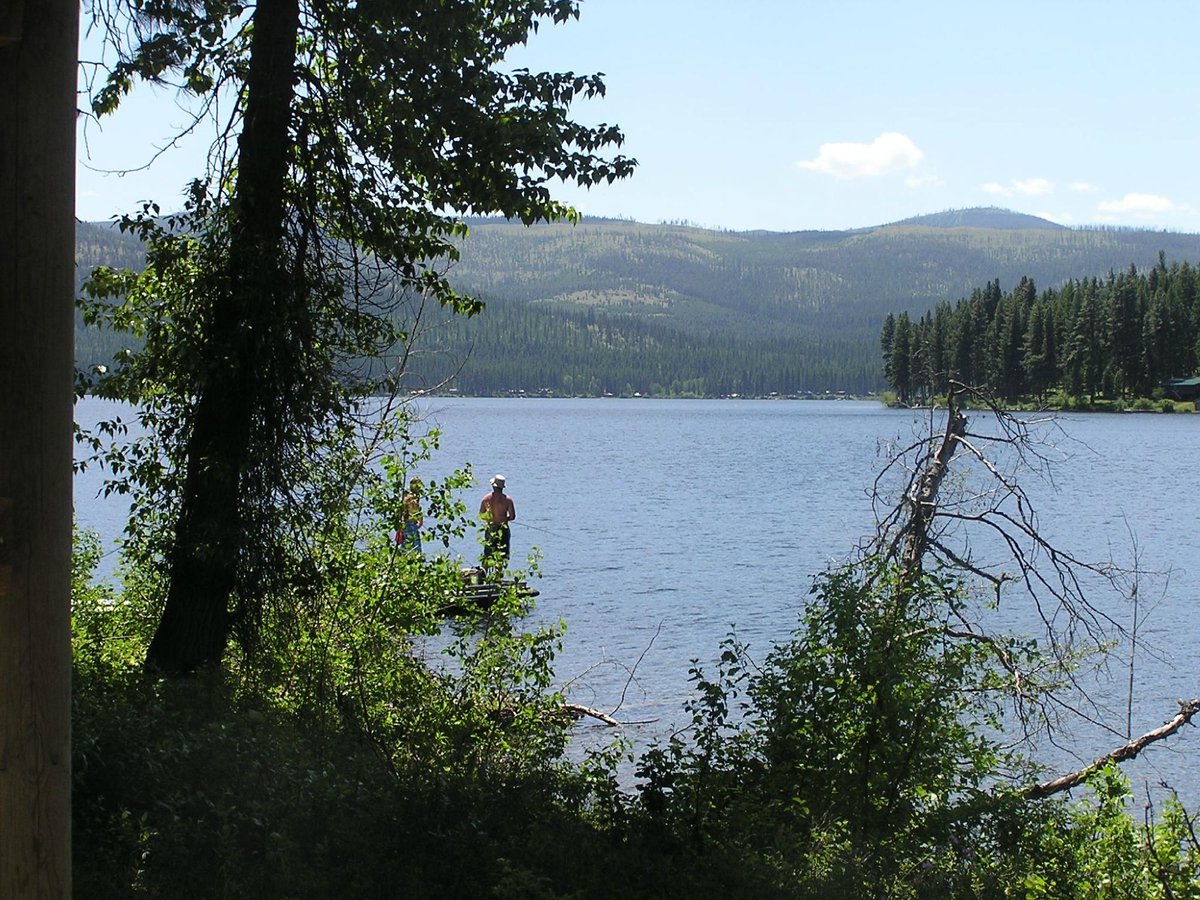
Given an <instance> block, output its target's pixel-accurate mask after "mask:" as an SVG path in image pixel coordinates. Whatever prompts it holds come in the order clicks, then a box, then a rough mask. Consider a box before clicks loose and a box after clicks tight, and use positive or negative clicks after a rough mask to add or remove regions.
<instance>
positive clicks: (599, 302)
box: [76, 209, 1200, 397]
mask: <svg viewBox="0 0 1200 900" xmlns="http://www.w3.org/2000/svg"><path fill="white" fill-rule="evenodd" d="M466 225H467V229H468V233H467V234H466V235H465V236H463V237H460V238H456V239H455V250H454V255H455V256H456V257H457V259H454V260H453V261H451V258H450V257H447V258H445V259H443V260H442V261H441V262H440V263H439V265H440V266H441V267H442V268H443V269H444V270H445V272H446V277H447V279H448V281H449V282H450V283H451V284H452V285H453V286H454V288H455V289H456V290H457V291H459V292H461V293H463V294H467V295H470V296H474V297H478V298H479V299H481V300H482V301H483V302H484V304H485V305H486V308H487V315H486V316H482V317H478V318H474V317H472V318H463V317H457V316H451V315H447V314H445V313H444V312H441V311H439V310H435V309H432V308H427V309H426V310H425V314H424V316H423V317H422V319H421V324H420V334H421V337H420V341H419V343H420V347H421V352H420V353H419V354H417V355H416V356H414V357H412V358H410V359H408V360H407V365H406V372H405V378H406V380H407V381H406V385H405V387H406V388H407V389H409V390H421V391H425V390H436V389H443V390H445V389H450V388H453V389H456V390H457V391H459V392H461V393H463V394H469V395H478V396H489V395H504V394H511V393H518V392H524V393H526V394H536V393H539V392H540V393H543V394H546V393H548V394H552V395H559V396H599V395H602V394H616V395H626V396H628V395H631V394H634V393H640V394H642V395H649V396H696V397H719V396H729V395H734V394H737V395H741V396H754V397H765V396H770V395H773V394H774V395H781V396H789V395H803V394H809V393H812V394H825V393H826V392H830V393H836V392H839V391H841V392H846V393H851V394H857V395H865V394H869V393H874V392H877V391H880V390H882V389H884V388H885V387H886V386H888V379H887V378H886V373H885V371H884V366H883V365H881V360H880V356H879V342H878V341H879V327H880V322H881V321H883V320H884V318H885V317H886V316H887V315H889V314H892V315H893V316H895V315H899V314H900V313H901V311H907V312H908V314H909V316H910V318H911V319H912V321H913V323H914V324H915V323H917V322H919V321H920V319H921V317H922V316H924V315H925V314H926V313H927V312H932V311H933V310H935V309H938V308H939V307H940V306H942V305H944V304H946V303H948V302H952V301H953V299H954V298H960V297H968V296H969V295H971V294H972V292H973V291H975V290H976V289H977V288H979V286H980V285H994V284H995V283H999V284H1001V285H1004V286H1006V289H1007V288H1008V287H1011V286H1015V285H1017V284H1019V283H1021V280H1022V279H1030V280H1033V281H1034V282H1036V283H1037V284H1039V285H1041V286H1043V287H1045V288H1051V287H1058V286H1061V285H1065V284H1067V283H1068V282H1070V281H1071V280H1073V279H1079V278H1084V277H1088V278H1090V277H1096V278H1099V279H1103V278H1106V277H1107V276H1108V274H1109V273H1110V272H1114V271H1115V272H1123V271H1126V270H1127V269H1128V268H1129V267H1130V266H1131V265H1134V266H1136V267H1137V268H1138V269H1139V270H1150V269H1152V268H1155V267H1157V266H1160V263H1159V259H1160V258H1161V257H1162V256H1164V255H1165V258H1166V260H1167V261H1168V264H1169V265H1172V266H1173V265H1175V264H1176V263H1179V264H1180V265H1182V264H1184V263H1185V262H1186V261H1188V260H1196V259H1200V236H1197V235H1188V234H1177V233H1169V232H1150V231H1137V230H1128V229H1096V228H1084V229H1068V228H1063V227H1060V226H1056V225H1053V224H1052V223H1050V222H1047V221H1046V220H1044V219H1037V218H1035V217H1033V216H1024V215H1019V214H1016V213H1012V212H1009V211H1006V210H998V209H974V210H959V211H957V212H953V213H943V214H937V215H932V216H922V217H919V218H916V219H912V220H906V221H904V222H898V223H895V224H891V225H885V226H879V227H875V228H866V229H860V230H855V231H845V232H796V233H789V234H780V233H770V232H742V233H738V232H728V231H716V230H711V229H702V228H697V227H694V226H690V225H686V224H660V225H647V224H641V223H636V222H626V221H619V220H594V219H584V220H583V221H581V222H579V223H577V224H571V223H567V222H555V223H543V224H536V225H534V226H531V227H526V226H524V225H522V224H521V223H519V222H511V221H507V220H498V219H480V218H476V219H468V220H466ZM78 235H79V237H78V240H79V249H78V261H79V276H78V277H79V282H80V284H82V282H83V279H84V278H85V277H86V275H87V273H88V271H90V267H91V266H94V265H97V264H101V263H103V264H108V265H114V266H117V267H123V266H126V265H135V266H136V265H140V253H139V246H138V243H137V241H136V239H135V238H134V237H133V236H132V235H130V234H128V233H125V234H122V233H120V232H118V231H117V230H116V229H115V228H113V227H111V226H106V225H104V224H99V223H80V224H79V226H78ZM415 300H416V301H417V302H419V298H415ZM413 302H414V298H410V300H409V305H410V306H411V305H412V303H413ZM943 315H944V313H943ZM115 341H119V339H118V338H116V337H114V336H113V335H111V334H103V333H101V332H100V331H98V330H97V329H95V328H91V327H87V326H86V325H85V324H84V322H83V321H82V318H81V319H80V321H79V328H78V329H77V341H76V348H77V353H76V355H77V360H78V362H79V364H80V365H81V367H83V368H85V369H86V368H89V367H91V366H94V365H107V364H108V361H109V359H110V358H111V356H112V353H113V352H114V351H115V350H117V349H119V345H118V344H117V343H114V342H115ZM364 365H367V367H368V368H370V367H371V366H370V364H366V363H364ZM373 371H375V373H376V374H378V370H377V369H375V370H373Z"/></svg>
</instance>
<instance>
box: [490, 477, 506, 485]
mask: <svg viewBox="0 0 1200 900" xmlns="http://www.w3.org/2000/svg"><path fill="white" fill-rule="evenodd" d="M503 484H504V476H503V475H493V476H492V487H495V486H496V485H503Z"/></svg>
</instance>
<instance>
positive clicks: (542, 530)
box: [508, 519, 583, 544]
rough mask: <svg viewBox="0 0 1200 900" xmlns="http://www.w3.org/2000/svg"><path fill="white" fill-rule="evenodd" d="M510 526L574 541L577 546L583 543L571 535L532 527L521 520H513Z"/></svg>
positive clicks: (535, 526) (536, 526)
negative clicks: (530, 529)
mask: <svg viewBox="0 0 1200 900" xmlns="http://www.w3.org/2000/svg"><path fill="white" fill-rule="evenodd" d="M508 524H510V525H520V526H522V527H523V528H532V529H533V530H534V531H540V532H542V534H548V535H550V536H552V537H556V538H561V539H562V540H564V541H574V542H575V543H577V544H581V543H583V542H582V541H581V540H579V538H577V537H571V535H569V534H562V533H561V532H558V531H551V530H550V529H549V528H542V527H540V526H538V525H530V524H529V523H528V522H525V521H523V520H521V519H513V521H511V522H509V523H508Z"/></svg>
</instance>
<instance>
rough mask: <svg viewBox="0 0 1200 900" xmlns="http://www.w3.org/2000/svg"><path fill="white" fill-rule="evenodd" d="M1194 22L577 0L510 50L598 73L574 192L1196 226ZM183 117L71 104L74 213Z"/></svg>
mask: <svg viewBox="0 0 1200 900" xmlns="http://www.w3.org/2000/svg"><path fill="white" fill-rule="evenodd" d="M1198 35H1200V4H1198V3H1194V2H1191V0H1178V2H1160V0H1144V2H1142V3H1138V4H1134V3H1132V2H1123V3H1118V2H1111V0H1091V2H1072V0H1041V2H1036V3H1035V2H1024V0H1010V2H1005V3H1000V4H977V3H969V2H962V0H958V2H955V3H949V2H916V3H910V4H900V3H895V2H894V0H893V2H875V0H835V2H831V0H821V2H815V0H814V2H805V0H737V2H735V0H585V2H584V3H583V4H582V15H581V17H580V19H579V21H577V22H571V23H568V24H566V25H562V26H553V27H550V26H547V27H544V28H542V29H541V30H540V31H539V33H538V34H536V35H534V36H533V37H532V38H531V39H530V42H529V45H528V46H527V47H525V48H522V49H520V51H519V52H517V53H514V54H513V55H512V63H513V65H523V66H527V67H529V68H531V69H550V70H562V71H575V72H589V73H590V72H604V73H605V75H606V79H605V80H606V83H607V85H608V94H607V96H606V97H605V98H603V99H599V100H592V101H581V102H579V103H577V104H576V105H575V106H574V107H573V114H574V116H575V117H576V118H577V119H580V120H582V121H585V122H589V123H597V122H610V123H617V124H619V125H620V126H621V127H622V129H623V130H624V132H625V135H626V139H627V140H626V144H625V147H624V148H623V149H622V152H624V153H627V154H628V155H631V156H634V157H636V158H637V159H638V161H639V163H640V165H639V168H638V171H637V172H636V173H635V174H634V176H633V177H632V178H631V179H629V180H628V181H626V182H622V183H618V184H615V185H611V186H608V185H606V186H603V187H598V188H593V189H592V190H590V191H582V190H578V189H574V188H569V187H563V188H562V189H561V190H559V191H558V194H559V196H560V198H561V199H564V200H566V201H568V202H571V203H573V204H574V205H575V206H576V207H577V208H578V209H580V211H582V212H584V213H585V214H591V215H601V216H618V217H624V218H630V219H636V220H638V221H642V222H660V221H680V220H686V221H689V222H693V223H695V224H698V225H703V226H706V227H714V228H727V229H732V230H737V231H742V230H751V229H766V230H771V231H796V230H802V229H845V228H858V227H866V226H871V225H878V224H882V223H886V222H891V221H896V220H897V219H902V218H907V217H909V216H913V215H920V214H923V213H931V212H939V211H942V210H947V209H960V208H964V207H971V206H1002V207H1006V208H1009V209H1014V210H1017V211H1020V212H1025V213H1031V214H1034V215H1039V216H1044V217H1046V218H1048V219H1051V220H1053V221H1055V222H1059V223H1062V224H1066V225H1094V224H1106V225H1120V226H1130V227H1139V228H1154V229H1169V230H1174V231H1190V232H1198V231H1200V165H1198V164H1200V115H1198V113H1200V54H1197V52H1196V45H1197V40H1198V38H1197V36H1198ZM89 53H90V51H89V49H88V48H87V47H85V49H84V50H83V51H82V53H81V55H82V56H84V57H85V58H87V57H88V56H89ZM82 105H83V104H82V102H81V106H82ZM184 120H185V117H184V115H183V113H181V112H180V111H179V109H178V108H177V107H176V106H175V99H174V97H173V95H172V94H170V93H169V92H166V91H161V90H155V89H150V88H146V87H139V88H138V89H137V90H136V91H135V94H134V96H133V97H131V98H130V101H129V104H128V108H127V109H124V110H122V111H120V112H119V113H118V114H117V115H116V116H115V117H114V118H113V119H111V120H106V121H105V122H103V123H101V124H100V125H99V126H98V124H97V123H95V122H86V121H85V122H83V123H82V124H81V137H80V147H79V152H80V158H81V165H80V169H79V175H78V196H79V201H78V204H77V214H78V215H79V217H80V218H83V219H88V220H94V219H106V218H108V217H110V216H111V215H113V214H115V213H118V212H121V211H128V210H130V209H132V208H133V207H134V206H135V204H137V203H138V202H140V201H142V200H147V199H155V200H157V201H158V202H159V203H160V205H161V206H162V207H163V208H164V209H170V208H174V207H175V206H177V205H178V200H179V197H180V196H181V191H182V188H183V185H184V183H185V182H186V181H187V179H188V177H189V175H190V174H191V173H194V172H195V171H197V169H198V167H199V166H200V165H201V162H202V158H203V148H204V147H205V146H206V145H207V136H205V135H197V136H195V137H193V138H192V139H191V140H189V141H185V142H184V143H183V145H182V146H180V147H179V148H177V149H171V150H168V151H166V152H165V153H163V154H162V155H160V156H159V157H158V159H157V161H155V162H154V163H153V165H152V166H151V167H150V168H149V169H148V170H146V171H139V172H134V173H130V174H127V175H124V176H116V175H106V174H103V173H102V172H101V171H96V170H104V169H108V168H120V167H139V166H142V165H144V164H146V163H148V162H149V161H150V160H151V159H152V158H153V156H154V153H155V148H156V147H162V146H164V145H165V143H166V141H167V139H168V138H169V137H170V135H171V134H172V130H171V127H172V126H174V125H178V124H179V123H181V122H183V121H184Z"/></svg>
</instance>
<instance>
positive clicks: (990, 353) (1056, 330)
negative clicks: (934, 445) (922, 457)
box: [880, 254, 1200, 406]
mask: <svg viewBox="0 0 1200 900" xmlns="http://www.w3.org/2000/svg"><path fill="white" fill-rule="evenodd" d="M1197 276H1198V273H1197V270H1196V269H1195V268H1194V267H1193V266H1192V265H1190V264H1188V263H1186V262H1184V263H1172V264H1171V265H1170V266H1168V265H1167V262H1166V257H1165V254H1160V255H1159V259H1158V262H1157V264H1156V265H1154V266H1151V267H1150V268H1148V269H1146V270H1143V271H1138V269H1137V268H1136V267H1135V266H1129V267H1128V268H1127V269H1126V270H1124V271H1121V272H1109V273H1108V275H1107V276H1104V277H1101V278H1097V277H1091V278H1080V279H1071V280H1068V281H1066V282H1064V283H1063V284H1061V285H1058V286H1055V287H1049V288H1046V289H1044V290H1042V291H1040V292H1039V291H1038V290H1037V288H1036V286H1035V284H1034V281H1033V279H1031V278H1026V277H1023V278H1021V280H1020V281H1019V282H1018V283H1017V284H1016V286H1015V287H1014V288H1013V289H1012V290H1011V291H1009V292H1004V291H1002V290H1001V287H1000V282H999V281H998V280H997V281H991V282H989V283H988V284H987V285H986V286H984V287H982V288H976V289H975V290H973V291H972V292H971V295H970V296H969V297H966V298H964V299H962V300H959V301H958V302H956V303H953V304H951V303H949V302H946V301H943V302H941V303H938V304H937V306H936V307H935V308H934V309H932V310H928V311H926V312H925V313H923V314H922V315H920V316H918V317H912V316H910V315H909V313H908V312H901V313H900V314H899V315H898V316H894V315H892V314H891V313H889V314H888V315H887V317H886V318H885V319H884V324H883V329H882V332H881V335H880V342H881V345H882V352H883V366H884V377H885V379H886V380H887V383H888V385H889V387H890V388H892V389H893V390H894V391H895V393H896V395H897V399H898V401H899V402H900V403H905V404H908V403H928V402H929V401H930V400H931V399H933V398H936V397H939V396H941V395H943V394H944V393H945V391H946V390H947V389H948V386H949V384H950V382H951V381H958V382H962V383H967V384H974V385H986V386H987V387H988V388H989V390H991V391H992V392H993V393H994V395H995V396H997V397H999V398H1001V399H1003V400H1004V401H1005V402H1006V403H1009V404H1012V403H1015V402H1018V401H1022V400H1030V401H1032V402H1034V403H1038V404H1043V403H1045V402H1046V401H1047V399H1048V398H1051V397H1053V398H1054V401H1053V402H1054V405H1056V406H1070V405H1084V406H1086V405H1091V404H1094V403H1096V402H1097V400H1098V399H1099V398H1106V399H1107V400H1109V401H1114V402H1116V403H1118V404H1121V403H1128V402H1129V401H1133V400H1138V399H1141V400H1143V401H1145V400H1147V399H1149V398H1156V399H1159V400H1166V401H1167V404H1168V406H1169V405H1170V402H1169V401H1170V399H1171V396H1170V395H1171V394H1172V393H1173V389H1172V382H1175V381H1179V380H1184V379H1187V378H1189V377H1190V376H1192V375H1194V374H1195V373H1196V371H1197V358H1198V352H1200V347H1198V343H1197V342H1198V341H1200V300H1198V296H1197V293H1198V292H1197ZM1189 399H1190V398H1189Z"/></svg>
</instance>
